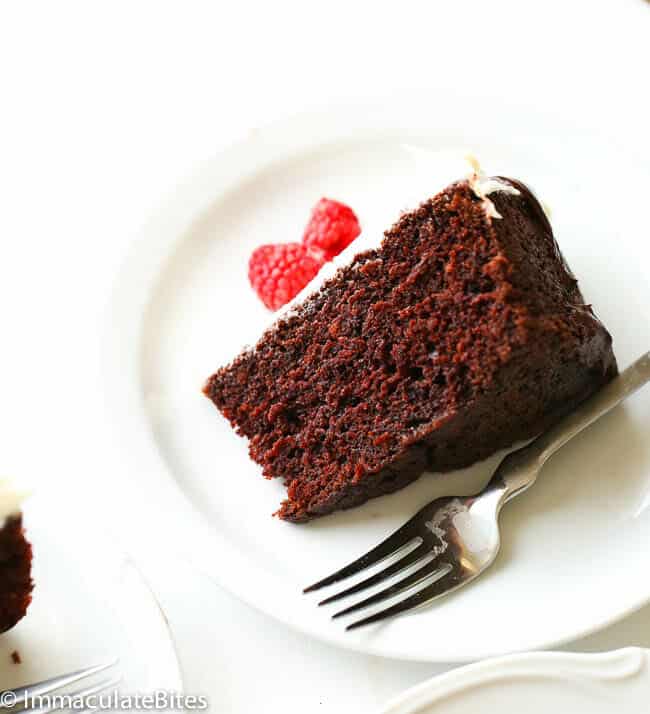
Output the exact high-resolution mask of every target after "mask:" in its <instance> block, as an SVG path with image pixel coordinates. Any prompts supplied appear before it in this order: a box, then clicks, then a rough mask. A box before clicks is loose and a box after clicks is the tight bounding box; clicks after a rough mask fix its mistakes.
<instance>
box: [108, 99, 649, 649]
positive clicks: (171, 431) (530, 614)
mask: <svg viewBox="0 0 650 714" xmlns="http://www.w3.org/2000/svg"><path fill="white" fill-rule="evenodd" d="M478 106H480V111H479V110H477V103H476V101H475V100H467V99H461V98H458V97H455V98H454V97H441V96H439V95H437V96H436V101H435V103H434V102H431V103H428V102H426V101H422V100H411V99H409V102H408V106H405V104H404V102H403V101H402V102H393V101H389V100H387V101H385V102H378V103H376V104H373V105H371V106H365V107H360V106H357V107H345V108H338V109H334V110H330V111H329V112H325V113H321V114H312V115H307V116H302V117H297V118H294V119H292V120H289V121H285V122H282V123H279V124H276V125H273V126H271V127H268V128H265V129H263V130H259V131H258V132H256V133H254V134H253V135H251V136H250V138H249V139H248V140H247V141H245V142H243V143H241V144H239V145H237V146H234V147H233V148H231V149H229V150H228V151H226V152H224V153H223V154H221V155H220V156H218V157H217V158H215V159H214V160H212V161H209V162H207V163H206V164H205V165H204V166H203V168H202V169H201V170H200V171H199V172H198V174H197V175H196V176H195V177H194V178H193V179H192V180H190V181H189V182H187V183H186V185H185V186H183V187H181V188H179V190H178V191H177V192H176V193H175V194H174V195H173V196H172V197H170V198H169V199H168V200H167V201H166V203H165V204H164V205H163V206H162V207H161V210H160V213H159V215H157V216H156V217H155V218H154V219H153V220H152V222H151V223H150V224H149V225H148V226H147V227H146V229H145V230H144V235H143V236H142V238H141V240H140V241H139V242H138V243H137V245H136V246H135V248H134V252H133V254H132V255H131V256H130V257H129V259H128V261H127V263H126V265H125V268H124V271H123V274H122V276H121V281H120V284H119V288H118V291H117V296H116V301H115V305H114V310H113V312H112V314H111V325H110V332H109V343H108V345H107V373H106V386H107V395H108V397H109V398H110V400H111V401H112V404H113V409H114V421H115V422H116V423H117V424H118V425H119V429H120V448H121V449H122V450H123V451H124V452H125V453H126V454H127V462H128V464H129V468H128V479H129V480H128V482H127V481H126V480H125V482H124V483H123V484H122V488H123V489H125V493H127V494H132V496H131V497H130V498H128V499H126V500H131V501H133V502H134V503H135V504H136V505H137V513H138V518H139V519H143V518H145V514H146V518H148V519H150V520H149V521H147V523H148V524H149V525H151V527H152V528H153V532H155V533H156V539H157V546H158V547H160V544H164V546H163V547H165V548H180V549H181V551H183V552H185V554H186V555H187V556H188V557H190V558H192V560H193V561H194V562H195V563H196V564H197V565H198V566H199V567H201V568H202V569H203V570H204V571H205V572H207V573H209V574H210V575H212V576H214V577H215V578H216V579H217V580H218V581H219V582H220V583H222V584H223V585H225V586H226V587H228V588H230V589H231V590H232V591H234V592H235V593H237V594H238V595H240V596H241V597H242V598H244V599H245V600H247V601H248V602H250V603H252V604H253V605H255V606H257V607H259V608H261V609H262V610H264V611H266V612H268V613H270V614H272V615H274V616H275V617H278V618H280V619H281V620H283V621H285V622H286V623H288V624H291V625H293V626H295V627H298V628H299V629H301V630H303V631H304V632H308V633H311V634H313V635H315V636H318V637H320V638H322V639H324V640H327V641H329V642H332V643H336V644H338V645H341V646H345V647H350V648H353V649H358V650H362V651H365V652H370V653H376V654H381V655H387V656H393V657H400V658H413V659H424V660H436V661H460V660H467V659H473V658H478V657H484V656H487V655H494V654H503V653H507V652H512V651H522V650H529V649H535V648H541V647H549V646H551V645H554V644H558V643H560V642H564V641H567V640H570V639H572V638H576V637H578V636H580V635H583V634H585V633H588V632H590V631H593V630H595V629H597V628H600V627H603V626H605V625H607V624H609V623H611V622H612V621H614V620H616V619H617V618H620V617H622V616H623V615H625V614H626V613H629V612H630V611H632V610H633V609H635V608H638V607H639V606H640V605H642V604H643V603H645V602H647V601H648V600H649V599H650V568H648V567H647V564H648V556H647V553H648V544H649V543H650V512H648V510H647V508H646V507H647V505H648V498H649V493H650V446H649V444H648V440H647V432H648V428H649V426H650V390H646V391H645V393H642V394H640V395H638V396H636V397H634V399H632V400H630V402H629V403H628V404H626V405H625V407H624V408H621V409H619V410H618V411H616V413H614V414H611V415H609V416H608V417H607V418H605V419H603V420H602V422H601V423H599V424H597V425H596V426H594V427H593V428H592V429H590V430H589V431H588V433H585V434H583V435H581V436H580V437H579V438H578V439H576V440H575V442H573V443H572V444H571V445H570V446H568V447H566V448H565V449H564V450H563V451H562V453H560V454H558V455H557V456H556V457H555V458H554V459H553V462H552V463H550V464H549V465H548V466H547V468H546V469H545V471H544V474H543V476H542V478H541V479H540V481H539V483H538V484H537V485H536V487H535V488H534V489H533V490H532V491H531V492H530V493H528V494H526V495H525V496H523V497H522V498H521V499H518V500H517V502H516V503H513V504H511V505H510V506H509V507H508V508H507V509H506V510H505V512H504V514H503V518H502V525H503V533H504V545H503V549H502V553H501V555H500V557H499V559H498V562H497V563H496V564H495V565H494V566H493V568H492V569H491V570H490V572H488V573H487V574H486V575H484V576H483V577H481V578H480V579H479V581H477V583H476V584H475V585H473V586H471V587H469V588H467V589H465V590H463V591H461V592H459V593H458V594H456V595H454V596H453V597H451V598H447V599H445V600H443V601H441V602H440V604H438V605H436V606H434V607H431V608H429V609H427V610H424V611H421V612H419V613H417V614H413V615H411V616H407V617H402V618H401V619H398V620H395V621H392V622H390V623H388V624H384V625H382V626H379V627H374V628H369V629H362V630H360V631H358V632H354V633H345V632H344V631H343V625H342V623H341V622H336V623H333V622H330V620H329V613H328V612H327V611H325V610H324V609H318V608H317V607H316V605H315V603H316V600H315V599H314V598H313V597H305V596H303V595H301V587H302V586H304V585H305V584H307V583H309V582H311V581H313V580H314V579H316V578H318V577H320V576H323V575H324V574H327V573H328V572H330V571H332V570H333V569H335V568H337V567H339V566H341V565H342V564H344V563H345V562H346V561H348V560H350V559H351V558H352V557H356V556H357V555H359V554H361V553H363V552H364V551H365V550H367V549H368V548H369V547H370V546H372V545H373V544H374V543H376V542H377V541H378V540H380V539H381V538H383V537H384V536H385V535H387V534H388V533H389V532H390V531H391V530H392V529H393V528H395V527H397V526H398V525H399V524H401V523H402V522H403V521H405V520H406V519H407V518H408V517H410V516H411V515H412V514H413V513H414V512H415V510H416V509H417V508H418V507H419V506H421V505H422V504H424V503H426V502H428V501H429V500H430V499H431V498H432V497H434V496H436V495H441V494H443V493H445V494H449V493H450V492H459V491H465V492H467V491H468V490H469V489H472V488H475V487H476V486H477V485H478V484H480V483H481V482H483V481H484V480H485V479H486V477H487V476H488V474H489V469H490V468H491V467H493V466H494V464H495V460H494V459H492V460H491V461H490V463H489V464H481V465H478V466H476V467H475V468H473V469H470V470H468V471H467V472H465V473H463V474H454V475H447V476H445V477H444V478H439V479H436V480H434V479H430V478H422V479H420V480H419V481H418V482H417V483H416V484H414V485H412V486H411V487H409V488H407V489H405V490H403V491H402V492H400V493H398V494H395V495H391V496H388V497H385V498H382V499H377V500H373V501H371V502H369V503H368V504H366V505H365V506H363V507H361V508H358V509H355V510H352V511H349V512H346V513H341V514H336V515H334V516H331V517H327V518H323V519H320V520H319V521H317V522H314V523H312V524H309V525H304V526H295V525H290V524H286V523H282V522H280V521H278V520H276V519H273V518H271V517H270V514H271V513H272V512H273V511H274V510H275V509H276V507H277V506H278V504H279V502H280V500H281V499H282V497H283V494H284V491H283V488H282V486H281V485H280V484H279V483H270V482H267V481H264V480H263V479H262V478H261V477H260V475H259V470H258V468H257V467H256V466H255V465H254V464H253V463H251V462H250V461H249V459H248V457H247V450H246V444H245V443H244V441H243V440H241V439H239V438H238V437H236V436H235V435H234V434H233V433H232V431H231V430H230V428H229V427H228V426H227V425H226V423H225V422H224V421H223V420H222V419H221V418H220V417H219V415H218V414H217V412H216V410H215V409H214V407H213V406H212V405H211V404H210V403H209V402H208V400H206V399H205V398H204V397H203V396H202V395H201V393H200V388H201V386H202V384H203V381H204V380H205V378H206V377H207V376H208V375H209V374H210V373H211V372H212V371H214V369H215V368H217V367H218V366H220V365H222V364H224V363H225V362H227V361H228V360H229V359H231V358H232V357H233V356H234V355H235V354H236V353H237V352H238V351H239V349H240V348H241V347H242V345H243V344H244V343H246V342H248V341H250V340H251V339H254V337H255V336H256V335H257V334H259V330H260V329H261V325H262V324H263V323H264V321H265V320H266V313H265V311H264V310H263V308H261V307H260V304H259V303H258V301H257V298H256V297H255V296H254V295H253V294H252V293H251V290H250V288H249V287H248V283H247V279H246V261H247V258H248V256H249V254H250V252H251V250H252V249H253V248H254V247H255V246H257V245H259V244H261V243H265V242H274V241H287V240H298V239H299V236H300V234H301V229H302V226H303V224H304V221H305V218H306V216H307V215H308V212H309V209H310V207H311V205H312V204H313V203H314V202H315V201H316V200H317V199H318V198H320V197H321V196H322V195H330V196H333V197H336V198H340V199H341V200H345V201H347V202H349V203H350V204H351V205H352V206H353V207H354V209H355V210H356V211H357V212H358V214H359V216H360V219H361V221H362V223H363V224H364V226H365V227H366V228H367V227H368V226H377V225H387V223H388V222H390V220H392V218H396V217H397V215H398V212H399V210H400V208H402V207H403V201H402V199H401V197H402V196H404V195H405V184H406V183H408V182H409V181H410V180H411V179H412V172H413V159H412V150H411V148H409V147H413V146H417V147H423V148H426V149H427V150H430V151H434V152H435V151H445V152H448V151H452V152H455V151H456V150H457V149H458V150H466V149H467V148H468V147H469V148H471V149H473V150H474V151H475V152H476V153H477V154H478V155H479V156H480V158H481V160H482V162H483V164H484V166H485V167H486V169H487V171H488V172H489V173H494V174H498V173H501V174H505V175H510V176H514V177H519V178H521V179H523V180H524V181H527V182H529V183H531V184H532V185H533V186H534V187H535V189H536V190H537V192H538V193H539V194H540V196H541V197H542V198H543V199H544V200H545V201H546V202H548V203H549V204H550V205H551V206H552V208H553V222H554V225H555V229H556V233H557V236H558V239H559V241H560V244H561V246H562V249H563V251H564V253H565V255H566V257H567V259H568V261H569V263H570V264H571V266H572V267H573V268H574V270H575V272H576V273H577V275H578V276H579V277H580V280H581V285H582V288H583V290H584V293H585V295H586V296H587V298H588V299H589V300H590V301H592V302H593V303H594V305H595V308H596V310H597V312H598V314H599V315H600V316H601V317H602V318H603V320H604V322H605V324H606V325H607V326H608V327H609V328H610V330H611V331H612V333H613V335H614V341H615V348H616V353H617V355H618V358H619V362H620V364H621V366H625V365H626V364H628V363H629V362H630V361H631V360H632V359H633V358H635V357H636V356H638V355H639V354H640V353H641V352H643V351H645V350H647V349H648V346H649V345H650V321H649V320H650V317H649V316H650V313H649V311H648V309H647V306H648V304H650V289H649V285H650V272H649V271H650V260H648V258H649V257H650V254H649V251H648V236H647V187H648V185H650V173H649V172H648V165H649V164H648V162H647V161H645V162H644V161H642V160H641V159H640V157H639V151H640V148H639V145H638V143H636V142H632V141H631V142H630V145H629V147H625V146H622V145H621V144H620V141H619V142H618V143H617V142H616V141H612V140H610V139H608V138H603V137H602V136H600V135H597V134H593V133H590V132H588V131H587V130H586V129H585V128H584V127H574V126H572V125H571V124H570V123H567V122H565V121H563V120H557V119H554V118H550V117H545V116H542V115H539V114H538V113H536V112H534V111H531V110H524V109H522V108H516V107H510V108H508V109H505V108H504V107H503V106H502V105H495V106H492V105H490V104H489V102H487V100H483V103H482V104H480V105H478ZM432 170H433V169H432ZM395 196H397V197H398V198H397V199H395V198H394V197H395ZM621 207H624V210H623V211H621V210H620V209H621ZM389 217H390V218H389ZM137 494H139V495H137ZM123 500H125V499H123ZM170 519H173V520H170ZM170 523H173V524H174V527H173V528H170Z"/></svg>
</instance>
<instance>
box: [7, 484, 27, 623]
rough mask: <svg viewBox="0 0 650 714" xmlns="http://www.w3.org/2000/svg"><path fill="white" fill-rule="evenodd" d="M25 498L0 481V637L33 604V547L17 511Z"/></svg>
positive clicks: (20, 514)
mask: <svg viewBox="0 0 650 714" xmlns="http://www.w3.org/2000/svg"><path fill="white" fill-rule="evenodd" d="M23 496H24V494H23V493H21V492H20V491H19V490H17V489H16V486H15V485H14V484H13V483H12V481H11V480H9V479H7V478H0V633H2V632H6V631H7V630H9V629H11V628H12V627H13V626H14V625H15V624H16V623H18V622H19V620H21V619H22V618H23V617H24V616H25V614H26V612H27V608H28V607H29V604H30V603H31V601H32V590H33V587H34V585H33V582H32V577H31V568H32V546H31V544H30V543H29V542H28V541H27V539H26V538H25V532H24V529H23V517H22V512H21V510H20V506H21V502H22V500H23Z"/></svg>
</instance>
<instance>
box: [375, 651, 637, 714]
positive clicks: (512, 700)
mask: <svg viewBox="0 0 650 714" xmlns="http://www.w3.org/2000/svg"><path fill="white" fill-rule="evenodd" d="M649 655H650V652H649V651H648V650H641V649H636V648H629V649H624V650H617V651H615V652H604V653H602V654H569V653H560V652H538V653H529V654H524V655H514V656H510V657H502V658H497V659H492V660H487V661H485V662H480V663H479V664H475V665H470V666H468V667H461V668H460V669H455V670H453V671H451V672H448V673H447V674H443V675H441V676H439V677H433V679H430V680H428V681H427V682H424V683H423V684H420V685H418V686H416V687H413V688H412V689H409V690H408V691H407V692H404V694H401V695H400V696H398V697H396V698H395V699H393V700H392V701H391V702H390V703H389V704H388V705H387V706H386V707H385V708H384V709H382V710H381V714H469V713H470V712H492V711H498V712H499V714H521V712H522V711H525V712H526V714H548V712H558V713H561V714H564V713H566V714H611V713H612V712H613V711H616V712H617V714H643V713H644V712H646V711H647V707H648V687H650V666H649V661H648V656H649Z"/></svg>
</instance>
